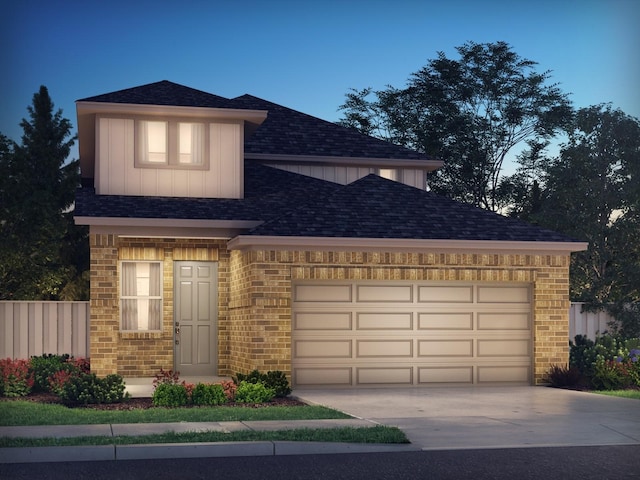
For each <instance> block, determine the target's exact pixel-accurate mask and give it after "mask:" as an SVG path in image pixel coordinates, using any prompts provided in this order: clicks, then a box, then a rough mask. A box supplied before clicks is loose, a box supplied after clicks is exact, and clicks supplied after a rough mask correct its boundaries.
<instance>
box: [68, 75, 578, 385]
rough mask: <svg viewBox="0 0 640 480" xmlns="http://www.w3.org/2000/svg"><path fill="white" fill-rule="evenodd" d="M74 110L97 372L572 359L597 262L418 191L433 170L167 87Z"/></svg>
mask: <svg viewBox="0 0 640 480" xmlns="http://www.w3.org/2000/svg"><path fill="white" fill-rule="evenodd" d="M77 113H78V134H79V144H80V165H81V173H82V181H83V186H82V188H80V189H79V190H78V193H77V199H76V211H75V220H76V222H77V223H78V224H84V225H89V226H90V246H91V332H90V344H91V367H92V370H93V371H95V372H96V373H97V374H99V375H105V374H109V373H119V374H121V375H123V376H125V377H145V376H147V377H151V376H153V375H154V374H155V373H157V372H158V371H159V369H160V368H164V369H175V370H178V371H180V372H181V374H182V375H183V376H184V375H198V376H203V375H233V374H235V373H236V372H248V371H250V370H252V369H259V370H261V371H267V370H282V371H284V372H286V373H287V374H289V375H291V380H292V383H293V385H294V386H314V385H322V386H349V387H358V386H386V385H398V386H401V385H406V386H411V385H417V386H428V385H443V384H444V385H451V384H461V385H464V384H467V385H473V384H479V385H482V384H501V383H509V384H537V383H541V382H542V378H543V375H544V373H545V372H546V370H547V369H548V368H549V367H550V366H551V365H552V364H561V363H566V362H567V360H568V358H567V357H568V309H569V257H570V253H571V252H572V251H577V250H582V249H584V248H585V247H586V245H585V244H583V243H579V242H575V241H573V240H572V239H570V238H567V237H565V236H563V235H559V234H557V233H554V232H550V231H546V230H542V229H540V228H537V227H533V226H531V225H528V224H525V223H522V222H519V221H516V220H514V219H509V218H505V217H502V216H500V215H496V214H493V213H490V212H487V211H484V210H480V209H477V208H474V207H471V206H468V205H464V204H460V203H456V202H453V201H450V200H448V199H445V198H442V197H439V196H436V195H434V194H432V193H430V192H428V191H426V189H425V185H426V176H427V173H428V172H430V171H432V170H434V169H436V168H437V167H439V166H440V165H441V162H439V161H437V160H434V159H432V158H429V157H427V156H425V155H423V154H420V153H417V152H414V151H411V150H408V149H405V148H402V147H398V146H396V145H392V144H390V143H387V142H384V141H381V140H378V139H375V138H372V137H368V136H365V135H362V134H360V133H358V132H355V131H353V130H351V129H347V128H344V127H341V126H338V125H336V124H333V123H330V122H326V121H323V120H320V119H318V118H314V117H311V116H309V115H305V114H303V113H300V112H296V111H294V110H291V109H288V108H286V107H283V106H280V105H276V104H273V103H270V102H268V101H265V100H261V99H259V98H256V97H252V96H249V95H244V96H241V97H238V98H233V99H227V98H223V97H219V96H216V95H212V94H209V93H205V92H202V91H198V90H194V89H191V88H188V87H185V86H181V85H177V84H175V83H171V82H168V81H162V82H158V83H153V84H149V85H143V86H140V87H135V88H130V89H126V90H121V91H116V92H113V93H107V94H104V95H98V96H94V97H89V98H85V99H83V100H79V101H78V102H77ZM385 177H386V178H385Z"/></svg>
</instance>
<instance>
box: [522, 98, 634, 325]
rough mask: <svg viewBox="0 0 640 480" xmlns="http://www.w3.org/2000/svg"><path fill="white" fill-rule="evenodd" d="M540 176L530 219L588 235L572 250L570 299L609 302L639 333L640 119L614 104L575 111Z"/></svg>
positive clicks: (599, 304) (581, 236)
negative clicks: (584, 245) (539, 194)
mask: <svg viewBox="0 0 640 480" xmlns="http://www.w3.org/2000/svg"><path fill="white" fill-rule="evenodd" d="M542 178H543V182H544V194H543V198H542V207H541V208H540V211H539V212H537V213H534V214H533V218H534V219H536V221H537V222H538V223H540V224H542V225H544V226H546V227H550V228H552V229H555V230H557V231H560V232H563V233H566V234H568V235H571V236H573V237H574V238H577V239H580V240H586V241H588V242H589V249H588V250H586V251H584V252H577V253H576V254H574V255H573V257H572V263H571V298H572V300H574V301H582V302H587V303H588V304H589V305H590V306H591V308H592V309H596V308H602V307H605V308H607V309H609V310H610V311H611V312H612V313H613V314H614V315H616V317H617V318H619V319H621V320H623V323H624V324H626V325H627V327H625V328H626V330H627V332H625V333H630V330H631V329H636V332H635V334H636V335H637V334H640V315H639V314H640V308H639V307H640V121H639V120H638V119H636V118H633V117H630V116H628V115H626V114H624V113H623V112H622V111H620V110H614V109H613V108H612V107H611V106H610V105H597V106H592V107H588V108H583V109H580V110H578V111H577V112H576V114H575V116H574V119H573V123H572V128H571V130H570V131H569V139H568V142H567V143H566V144H565V145H564V146H563V147H562V149H561V150H560V155H559V157H558V158H555V159H552V160H549V161H548V162H547V163H546V165H545V166H544V168H543V177H542Z"/></svg>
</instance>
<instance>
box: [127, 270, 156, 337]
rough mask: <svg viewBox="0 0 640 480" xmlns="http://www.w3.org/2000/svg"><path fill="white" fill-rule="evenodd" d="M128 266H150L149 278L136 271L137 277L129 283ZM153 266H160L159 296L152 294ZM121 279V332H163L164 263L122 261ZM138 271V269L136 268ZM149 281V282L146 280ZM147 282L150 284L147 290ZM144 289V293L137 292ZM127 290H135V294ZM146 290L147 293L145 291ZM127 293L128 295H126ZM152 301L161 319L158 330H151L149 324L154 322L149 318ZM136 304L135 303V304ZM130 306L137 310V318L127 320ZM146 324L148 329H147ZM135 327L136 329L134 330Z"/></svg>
mask: <svg viewBox="0 0 640 480" xmlns="http://www.w3.org/2000/svg"><path fill="white" fill-rule="evenodd" d="M126 264H135V265H136V266H137V265H143V264H145V265H148V266H149V268H148V271H149V274H148V277H144V276H141V275H138V272H137V271H136V274H135V277H134V278H130V279H129V280H128V281H127V279H125V273H126V272H125V270H126V267H125V265H126ZM151 264H153V265H159V272H158V274H157V279H156V281H157V282H158V284H157V285H156V287H157V288H154V289H153V290H156V291H157V292H158V294H157V295H156V294H151V291H152V288H151V284H150V282H151V281H152V275H151ZM119 267H120V268H119V279H120V291H119V300H120V301H119V303H120V331H122V332H138V333H140V332H161V331H162V322H163V300H164V298H163V283H164V282H163V265H162V261H156V260H122V261H120V265H119ZM136 270H137V268H136ZM146 279H148V280H146ZM133 281H135V286H132V285H131V283H130V282H133ZM145 282H149V284H148V285H146V288H145ZM140 287H142V290H143V291H142V292H138V291H137V290H138V289H140ZM127 289H135V290H136V291H135V292H134V293H132V292H125V290H127ZM145 290H146V291H145ZM125 293H126V294H125ZM151 301H154V302H155V305H156V308H155V310H156V312H158V315H159V317H158V318H157V324H158V325H157V326H158V328H149V323H150V322H151V321H152V320H153V319H152V318H149V316H150V314H151V310H150V309H151V307H152V305H151ZM133 302H135V303H133ZM128 306H131V307H134V306H135V307H134V308H135V314H136V318H135V319H134V318H126V317H127V311H126V310H127V308H128ZM141 312H145V313H146V314H145V315H139V314H140V313H141ZM145 324H146V327H145ZM134 326H135V328H133V327H134Z"/></svg>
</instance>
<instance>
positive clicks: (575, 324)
mask: <svg viewBox="0 0 640 480" xmlns="http://www.w3.org/2000/svg"><path fill="white" fill-rule="evenodd" d="M583 306H584V303H579V302H574V303H572V304H571V308H570V309H569V339H571V340H573V339H574V338H575V337H576V335H584V336H585V337H587V338H590V339H591V340H595V338H596V336H598V335H602V334H603V333H605V332H609V331H611V327H610V326H609V323H610V322H615V319H614V318H613V317H612V316H611V315H609V314H608V313H607V312H606V311H604V310H601V311H599V312H583V311H582V308H583Z"/></svg>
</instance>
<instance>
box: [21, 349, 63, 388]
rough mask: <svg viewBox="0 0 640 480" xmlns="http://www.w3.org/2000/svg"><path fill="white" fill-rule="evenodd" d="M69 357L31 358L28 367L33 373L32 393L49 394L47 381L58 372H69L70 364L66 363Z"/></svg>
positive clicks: (46, 356)
mask: <svg viewBox="0 0 640 480" xmlns="http://www.w3.org/2000/svg"><path fill="white" fill-rule="evenodd" d="M69 358H70V357H69V355H66V354H65V355H55V354H44V355H42V356H39V357H31V360H30V367H31V372H32V373H33V381H34V383H33V391H34V392H49V391H50V383H49V379H50V378H51V377H52V376H53V375H55V374H56V373H58V372H60V371H64V372H68V373H69V372H70V370H71V368H70V366H71V365H70V364H68V363H67V360H69Z"/></svg>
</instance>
